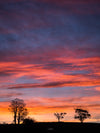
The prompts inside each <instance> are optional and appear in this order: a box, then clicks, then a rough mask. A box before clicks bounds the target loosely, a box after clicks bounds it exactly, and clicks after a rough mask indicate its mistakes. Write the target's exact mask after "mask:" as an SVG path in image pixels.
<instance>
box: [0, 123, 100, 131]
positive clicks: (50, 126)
mask: <svg viewBox="0 0 100 133" xmlns="http://www.w3.org/2000/svg"><path fill="white" fill-rule="evenodd" d="M93 131H95V132H100V124H99V123H66V122H61V123H56V122H52V123H44V122H43V123H34V124H33V125H13V124H11V125H10V124H9V125H0V133H7V132H9V133H20V132H21V133H24V132H28V133H37V132H38V133H58V132H60V133H70V132H75V133H78V132H79V133H81V132H85V133H87V132H89V133H90V132H93Z"/></svg>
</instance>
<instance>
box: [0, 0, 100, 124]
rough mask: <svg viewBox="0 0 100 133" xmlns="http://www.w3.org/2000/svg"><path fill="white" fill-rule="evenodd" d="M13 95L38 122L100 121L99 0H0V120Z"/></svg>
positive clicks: (9, 119)
mask: <svg viewBox="0 0 100 133" xmlns="http://www.w3.org/2000/svg"><path fill="white" fill-rule="evenodd" d="M15 98H20V99H23V100H24V101H25V103H26V107H27V108H28V111H29V116H30V117H32V118H35V119H36V120H37V121H56V117H55V116H54V113H55V112H66V113H67V115H66V117H65V119H64V121H75V119H74V114H75V110H74V109H75V107H77V106H83V108H85V109H87V110H88V111H89V113H90V114H91V116H92V117H91V119H88V120H87V121H91V122H100V1H99V0H0V123H2V122H8V123H11V122H12V121H13V116H12V114H11V113H10V112H9V110H8V106H9V104H10V101H11V100H13V99H15Z"/></svg>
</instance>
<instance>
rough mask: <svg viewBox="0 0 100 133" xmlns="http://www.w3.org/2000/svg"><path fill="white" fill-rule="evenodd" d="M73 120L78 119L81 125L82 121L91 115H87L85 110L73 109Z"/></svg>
mask: <svg viewBox="0 0 100 133" xmlns="http://www.w3.org/2000/svg"><path fill="white" fill-rule="evenodd" d="M75 113H76V115H75V117H74V118H75V119H79V120H80V121H81V123H83V121H84V120H85V119H87V118H90V117H91V115H90V114H89V112H88V111H87V110H84V109H81V108H76V109H75Z"/></svg>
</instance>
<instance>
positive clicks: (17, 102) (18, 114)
mask: <svg viewBox="0 0 100 133" xmlns="http://www.w3.org/2000/svg"><path fill="white" fill-rule="evenodd" d="M25 106H26V104H25V103H24V101H23V100H22V99H18V98H16V99H14V100H12V101H11V104H10V105H9V110H10V111H11V112H12V113H13V114H14V124H16V121H17V120H18V124H20V122H21V121H22V120H23V119H24V118H25V117H26V116H27V114H28V111H27V109H26V108H25Z"/></svg>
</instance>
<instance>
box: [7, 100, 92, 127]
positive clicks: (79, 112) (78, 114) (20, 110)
mask: <svg viewBox="0 0 100 133" xmlns="http://www.w3.org/2000/svg"><path fill="white" fill-rule="evenodd" d="M25 106H26V104H25V103H24V101H23V100H22V99H18V98H16V99H14V100H12V101H11V104H10V105H9V108H8V109H9V111H11V112H12V113H13V117H14V120H13V121H14V124H20V122H21V121H23V124H26V125H32V124H33V123H34V122H35V120H34V119H31V118H29V117H28V118H26V116H27V115H28V110H27V108H26V107H25ZM66 114H67V113H66V112H61V113H54V115H55V116H56V118H57V120H58V122H60V121H61V119H63V118H64V117H65V115H66ZM90 117H91V114H89V112H88V111H87V110H86V109H82V108H81V107H77V108H76V109H75V116H74V118H75V119H79V121H80V122H81V123H83V121H84V120H85V119H87V118H90Z"/></svg>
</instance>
